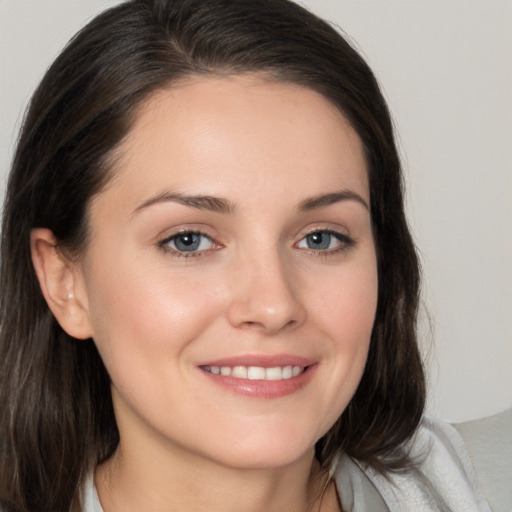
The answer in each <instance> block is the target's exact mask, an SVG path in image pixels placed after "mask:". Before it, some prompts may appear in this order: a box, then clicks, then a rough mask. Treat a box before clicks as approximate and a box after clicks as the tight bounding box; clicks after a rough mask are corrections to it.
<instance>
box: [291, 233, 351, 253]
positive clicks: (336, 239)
mask: <svg viewBox="0 0 512 512" xmlns="http://www.w3.org/2000/svg"><path fill="white" fill-rule="evenodd" d="M352 244H353V241H352V239H350V238H349V237H348V236H347V235H343V234H342V233H337V232H335V231H329V230H325V229H324V230H321V231H315V232H313V233H309V234H308V235H306V236H305V237H304V238H302V239H301V240H300V241H299V243H298V244H297V247H298V248H299V249H311V250H313V251H336V250H342V249H346V248H347V247H349V246H350V245H352Z"/></svg>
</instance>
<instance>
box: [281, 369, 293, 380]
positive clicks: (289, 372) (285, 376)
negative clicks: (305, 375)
mask: <svg viewBox="0 0 512 512" xmlns="http://www.w3.org/2000/svg"><path fill="white" fill-rule="evenodd" d="M292 373H293V368H292V367H291V366H285V367H284V368H283V379H289V378H290V377H291V376H292Z"/></svg>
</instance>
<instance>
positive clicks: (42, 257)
mask: <svg viewBox="0 0 512 512" xmlns="http://www.w3.org/2000/svg"><path fill="white" fill-rule="evenodd" d="M30 250H31V253H32V262H33V265H34V268H35V271H36V275H37V279H38V280H39V285H40V287H41V291H42V293H43V296H44V298H45V299H46V302H47V304H48V307H49V308H50V309H51V311H52V313H53V314H54V316H55V318H56V319H57V321H58V322H59V324H60V326H61V327H62V328H63V329H64V330H65V331H66V332H67V333H68V334H69V335H70V336H73V337H74V338H78V339H86V338H91V337H92V328H91V325H90V322H89V314H88V304H87V296H86V293H85V287H84V286H83V282H82V279H81V274H80V270H79V267H78V265H76V264H75V263H73V262H72V261H70V260H69V259H68V258H66V257H65V255H64V254H63V253H62V251H61V250H60V249H59V248H58V247H57V240H56V238H55V236H54V235H53V233H52V231H50V230H49V229H45V228H35V229H33V230H32V232H31V236H30Z"/></svg>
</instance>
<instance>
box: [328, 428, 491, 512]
mask: <svg viewBox="0 0 512 512" xmlns="http://www.w3.org/2000/svg"><path fill="white" fill-rule="evenodd" d="M407 450H408V452H409V454H410V457H411V459H412V460H413V462H414V465H413V466H412V467H411V468H410V469H408V470H407V471H405V472H402V473H390V474H387V475H382V474H379V473H377V472H376V471H374V470H373V469H372V468H370V467H365V466H364V465H362V464H359V463H358V462H357V461H351V460H350V459H348V457H346V456H341V457H340V459H339V461H338V465H337V468H336V469H335V478H336V484H337V485H338V491H339V493H340V499H341V501H342V504H343V506H344V507H345V508H346V509H347V510H348V511H352V512H366V511H368V512H370V511H372V512H373V511H374V510H376V511H377V510H378V511H381V510H382V511H390V512H402V511H403V512H405V511H410V510H415V511H417V512H439V511H446V512H449V511H459V510H460V511H462V510H463V511H466V512H490V510H491V509H490V507H489V505H488V503H487V501H486V499H485V497H484V494H483V492H482V489H481V487H480V484H479V482H478V478H477V474H476V472H475V469H474V468H473V465H472V462H471V458H470V456H469V453H468V451H467V449H466V448H465V446H464V442H463V440H462V438H461V437H460V435H459V434H458V432H457V431H456V430H455V429H454V428H453V427H451V426H450V425H448V424H447V423H445V422H442V421H440V420H437V419H434V418H424V419H423V421H422V423H421V425H420V427H419V429H418V431H417V432H416V434H415V436H414V437H413V439H412V440H411V441H410V443H409V444H408V446H407ZM356 488H359V493H354V490H355V489H356ZM375 491H377V494H378V495H380V498H381V503H379V505H378V507H380V508H376V506H373V507H370V506H368V504H367V503H365V501H366V498H365V497H363V498H361V499H359V498H358V494H359V496H361V494H363V495H368V496H371V500H375V496H374V494H375ZM344 493H345V494H346V495H347V496H348V497H350V496H351V495H352V500H350V499H349V500H348V501H349V502H348V503H345V501H346V500H345V498H344V497H343V494H344ZM350 501H351V502H350Z"/></svg>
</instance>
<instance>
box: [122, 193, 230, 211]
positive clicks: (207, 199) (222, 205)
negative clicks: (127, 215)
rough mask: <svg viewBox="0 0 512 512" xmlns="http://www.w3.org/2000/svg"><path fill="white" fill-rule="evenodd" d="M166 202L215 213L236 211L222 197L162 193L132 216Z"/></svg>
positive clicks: (145, 203)
mask: <svg viewBox="0 0 512 512" xmlns="http://www.w3.org/2000/svg"><path fill="white" fill-rule="evenodd" d="M168 202H171V203H178V204H182V205H184V206H189V207H191V208H197V209H199V210H209V211H212V212H217V213H233V212H234V211H235V210H236V206H235V205H234V204H233V203H231V202H230V201H228V200H227V199H224V198H223V197H215V196H204V195H186V194H177V193H172V192H163V193H161V194H158V195H156V196H153V197H150V198H149V199H147V200H146V201H144V202H143V203H142V204H141V205H139V206H137V208H135V210H134V211H133V213H132V214H136V213H138V212H140V211H141V210H144V209H145V208H148V207H149V206H152V205H154V204H159V203H168Z"/></svg>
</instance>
